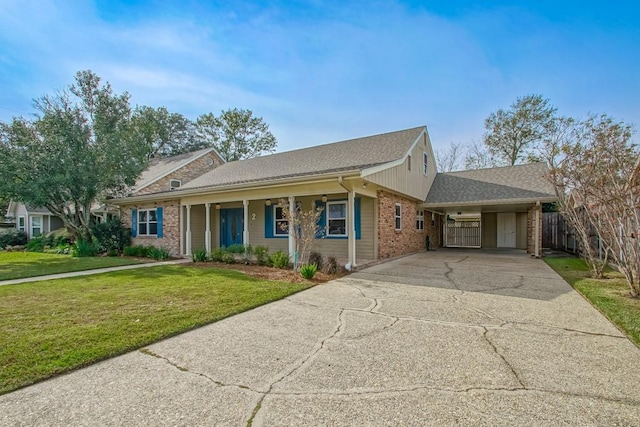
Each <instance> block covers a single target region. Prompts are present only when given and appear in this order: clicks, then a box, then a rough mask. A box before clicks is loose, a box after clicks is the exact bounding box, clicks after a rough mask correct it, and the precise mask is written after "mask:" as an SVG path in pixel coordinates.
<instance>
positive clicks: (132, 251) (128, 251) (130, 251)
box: [122, 245, 150, 258]
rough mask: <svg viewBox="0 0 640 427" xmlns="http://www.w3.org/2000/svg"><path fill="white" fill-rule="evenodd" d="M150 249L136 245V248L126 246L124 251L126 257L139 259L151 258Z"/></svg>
mask: <svg viewBox="0 0 640 427" xmlns="http://www.w3.org/2000/svg"><path fill="white" fill-rule="evenodd" d="M149 249H150V247H148V246H143V245H135V246H125V247H124V250H123V251H122V252H123V253H124V254H125V255H126V256H133V257H138V258H147V257H149Z"/></svg>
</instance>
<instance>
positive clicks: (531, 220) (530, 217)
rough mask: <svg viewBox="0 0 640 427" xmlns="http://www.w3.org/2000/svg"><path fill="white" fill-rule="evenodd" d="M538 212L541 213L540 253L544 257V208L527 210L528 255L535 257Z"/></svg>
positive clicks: (537, 207) (538, 207)
mask: <svg viewBox="0 0 640 427" xmlns="http://www.w3.org/2000/svg"><path fill="white" fill-rule="evenodd" d="M536 211H538V212H540V213H539V214H538V215H539V218H540V219H539V221H540V222H539V226H540V229H539V230H538V253H539V254H540V256H542V206H534V207H531V208H529V209H528V210H527V253H528V254H531V255H534V254H535V251H536V246H535V227H536V215H535V213H536Z"/></svg>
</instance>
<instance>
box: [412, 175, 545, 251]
mask: <svg viewBox="0 0 640 427" xmlns="http://www.w3.org/2000/svg"><path fill="white" fill-rule="evenodd" d="M548 172H549V169H548V168H547V165H546V163H532V164H528V165H517V166H506V167H498V168H489V169H478V170H468V171H462V172H450V173H439V174H438V175H437V177H436V179H435V181H434V183H433V186H432V187H431V190H430V191H429V195H428V196H427V199H426V201H425V203H424V204H423V206H424V207H425V208H427V209H431V210H434V211H437V212H439V213H440V214H442V215H443V216H444V217H445V218H446V220H445V221H444V227H443V246H446V247H477V248H480V247H482V248H518V249H527V252H528V253H530V254H533V255H535V256H540V253H541V250H542V231H541V230H542V218H541V213H542V208H541V204H542V203H546V202H553V201H554V200H555V191H554V188H553V185H552V184H551V183H550V182H549V181H548V180H546V179H545V178H544V177H545V174H547V173H548Z"/></svg>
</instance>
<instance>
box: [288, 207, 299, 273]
mask: <svg viewBox="0 0 640 427" xmlns="http://www.w3.org/2000/svg"><path fill="white" fill-rule="evenodd" d="M295 209H296V197H295V196H289V210H290V211H291V214H292V215H295V212H296V211H295ZM289 226H291V224H289ZM295 254H296V238H295V236H294V235H293V232H292V231H291V229H289V259H291V261H293V262H294V263H295V262H296V261H297V260H296V259H295Z"/></svg>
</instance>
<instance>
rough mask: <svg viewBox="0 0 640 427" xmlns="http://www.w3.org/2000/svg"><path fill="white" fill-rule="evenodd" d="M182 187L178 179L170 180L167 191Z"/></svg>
mask: <svg viewBox="0 0 640 427" xmlns="http://www.w3.org/2000/svg"><path fill="white" fill-rule="evenodd" d="M181 185H182V181H180V180H179V179H170V180H169V191H173V190H177V189H178V188H180V186H181Z"/></svg>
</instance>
